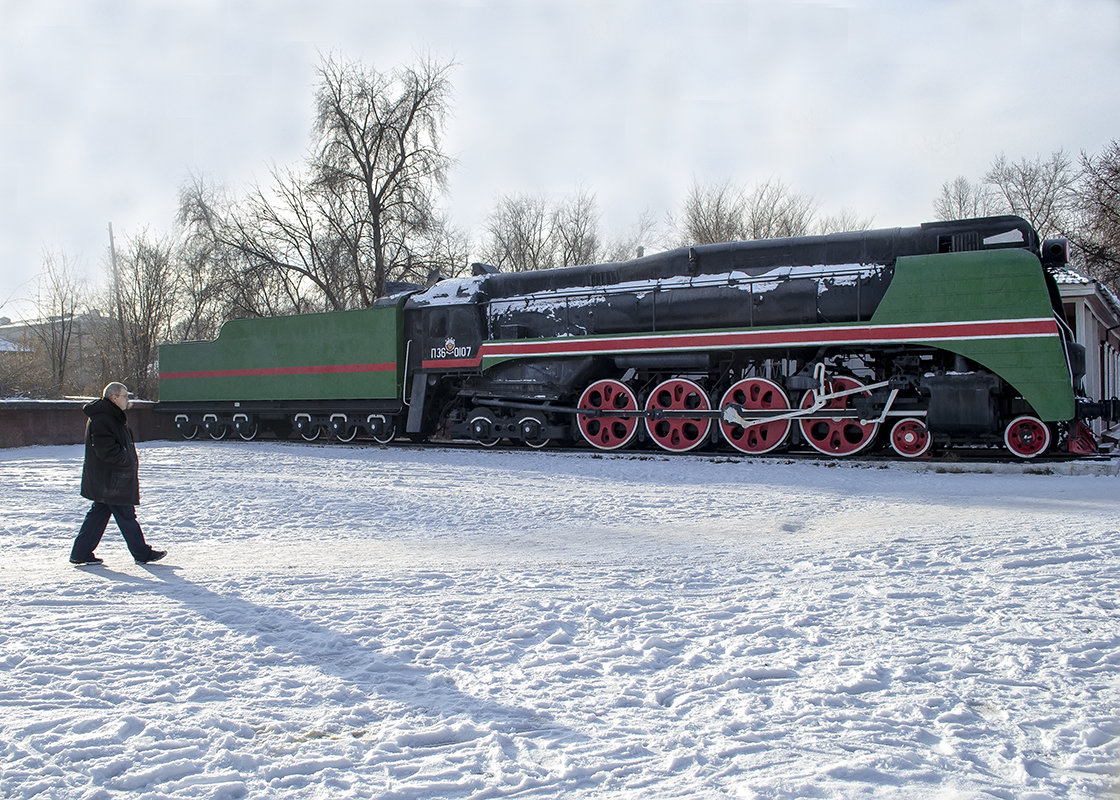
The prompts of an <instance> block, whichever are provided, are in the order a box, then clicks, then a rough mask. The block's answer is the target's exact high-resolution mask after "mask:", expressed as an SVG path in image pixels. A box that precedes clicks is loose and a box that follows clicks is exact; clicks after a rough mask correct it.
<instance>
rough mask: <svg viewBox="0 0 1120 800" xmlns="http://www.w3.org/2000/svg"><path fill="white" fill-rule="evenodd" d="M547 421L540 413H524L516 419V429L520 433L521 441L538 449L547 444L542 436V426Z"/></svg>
mask: <svg viewBox="0 0 1120 800" xmlns="http://www.w3.org/2000/svg"><path fill="white" fill-rule="evenodd" d="M545 425H547V421H546V420H545V419H544V417H543V416H541V415H540V414H526V415H525V416H524V417H522V418H521V419H519V420H518V421H517V430H518V432H519V433H520V434H521V441H523V442H525V444H526V445H528V446H529V447H532V448H534V449H540V448H541V447H544V446H545V445H546V444H548V442H549V440H548V439H546V438H544V434H543V432H544V428H545Z"/></svg>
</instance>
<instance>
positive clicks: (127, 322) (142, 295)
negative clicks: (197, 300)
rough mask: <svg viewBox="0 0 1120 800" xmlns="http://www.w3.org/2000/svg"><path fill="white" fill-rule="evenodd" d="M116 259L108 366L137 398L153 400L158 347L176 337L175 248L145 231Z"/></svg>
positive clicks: (111, 300) (127, 243)
mask: <svg viewBox="0 0 1120 800" xmlns="http://www.w3.org/2000/svg"><path fill="white" fill-rule="evenodd" d="M111 256H113V257H112V258H111V263H112V267H111V274H110V287H109V292H110V298H109V299H110V305H111V307H112V308H113V310H114V311H115V312H116V314H117V317H118V323H119V324H118V327H117V328H116V336H115V338H116V341H114V342H112V343H111V347H110V348H109V349H107V350H106V353H105V359H106V364H107V366H108V367H109V368H110V371H112V372H114V373H115V374H117V375H119V376H121V379H123V380H124V381H125V382H126V383H128V384H129V386H131V387H132V388H133V390H134V392H135V393H136V395H137V396H138V397H145V398H152V397H154V396H155V392H156V376H155V371H154V367H155V362H156V353H157V347H158V345H159V343H160V342H161V341H167V340H168V339H170V338H171V330H172V324H173V319H174V314H175V306H176V297H177V292H178V283H179V274H178V270H177V264H176V261H175V254H174V248H173V245H172V243H171V242H170V240H168V239H158V238H153V237H151V235H150V234H149V233H148V232H147V231H143V232H141V233H140V234H138V235H136V236H134V237H132V238H130V239H128V240H127V241H126V242H125V245H124V247H123V248H121V250H120V252H118V253H115V254H111ZM114 367H115V369H114Z"/></svg>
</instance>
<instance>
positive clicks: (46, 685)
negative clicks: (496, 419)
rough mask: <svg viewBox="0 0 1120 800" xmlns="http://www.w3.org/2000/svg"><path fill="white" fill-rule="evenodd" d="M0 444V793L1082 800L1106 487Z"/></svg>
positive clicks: (350, 451) (1100, 755)
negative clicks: (135, 508)
mask: <svg viewBox="0 0 1120 800" xmlns="http://www.w3.org/2000/svg"><path fill="white" fill-rule="evenodd" d="M141 458H142V486H143V489H144V495H143V496H144V504H143V505H142V506H141V509H140V512H141V513H140V519H141V522H142V523H144V524H145V526H146V530H147V532H148V536H149V539H150V540H151V541H152V542H153V544H155V545H156V546H157V547H167V548H168V549H169V550H170V551H171V554H170V555H169V557H168V558H167V560H166V562H162V563H161V564H160V565H153V566H151V567H140V566H136V565H134V564H133V563H132V562H131V561H130V560H129V559H128V558H127V552H126V550H125V548H124V544H123V542H122V541H121V539H120V536H119V535H118V534H117V533H116V531H115V530H110V531H109V532H108V533H107V534H106V538H105V541H104V542H103V543H102V545H101V547H100V548H99V549H98V554H99V555H101V556H102V557H103V558H105V559H106V566H105V567H103V568H84V569H74V568H72V567H70V566H69V565H67V564H66V555H67V553H68V550H69V545H70V541H71V539H72V536H73V535H74V533H75V532H76V530H77V527H78V525H79V523H80V520H81V516H82V514H83V512H84V510H85V509H84V505H83V503H82V501H81V500H79V499H78V498H77V496H76V484H77V480H78V473H79V469H80V460H81V448H80V447H77V446H66V447H40V448H23V449H17V450H8V451H0V481H2V485H3V486H4V495H5V497H4V503H3V505H2V506H0V537H2V541H3V544H4V545H5V556H6V557H5V559H4V561H3V562H2V563H0V571H2V572H3V578H2V581H0V593H2V597H3V609H4V611H3V612H2V613H3V617H4V618H3V623H4V624H3V627H2V629H0V631H2V632H0V704H2V705H3V707H4V712H3V714H2V715H0V753H2V755H3V760H4V769H3V771H2V773H0V795H3V796H4V797H13V798H24V797H27V798H30V797H36V796H38V797H58V798H113V797H124V796H128V797H140V798H165V797H172V798H237V797H254V798H255V797H269V798H319V797H321V798H328V797H329V798H373V797H377V798H416V799H417V800H419V798H436V797H441V798H496V797H517V798H552V797H565V798H568V797H574V798H591V797H612V798H613V797H621V798H650V797H658V798H665V797H679V798H711V797H732V798H775V799H776V798H805V797H815V798H849V797H870V798H980V797H984V798H989V797H995V798H1001V797H1002V798H1017V799H1019V798H1034V799H1035V800H1038V799H1039V798H1095V797H1101V796H1104V795H1106V794H1107V793H1108V792H1110V791H1115V786H1116V778H1117V765H1118V762H1117V755H1118V750H1117V745H1118V742H1120V722H1118V721H1117V709H1118V708H1120V625H1118V624H1117V620H1118V613H1117V602H1118V597H1120V591H1118V590H1120V497H1118V492H1117V483H1116V481H1117V478H1116V477H1092V476H1083V477H1070V476H1055V475H1029V474H1028V475H1024V474H939V473H935V472H920V471H917V470H914V469H897V468H894V467H892V468H883V469H879V468H859V467H852V466H848V465H834V464H828V465H826V464H817V463H808V464H806V463H800V464H788V463H773V462H769V463H758V462H751V461H735V460H726V461H725V460H721V459H704V458H700V457H693V458H669V457H660V456H648V457H639V458H635V457H627V456H624V455H609V456H599V455H591V454H586V455H565V454H554V453H538V452H476V451H461V450H457V451H441V452H435V451H421V450H416V449H410V448H392V449H386V448H376V449H371V448H345V447H337V446H333V447H323V446H309V445H295V444H284V443H263V442H262V443H254V444H245V443H240V442H238V443H212V442H207V443H186V444H167V443H163V444H154V443H153V444H149V445H146V446H144V447H143V448H142V451H141Z"/></svg>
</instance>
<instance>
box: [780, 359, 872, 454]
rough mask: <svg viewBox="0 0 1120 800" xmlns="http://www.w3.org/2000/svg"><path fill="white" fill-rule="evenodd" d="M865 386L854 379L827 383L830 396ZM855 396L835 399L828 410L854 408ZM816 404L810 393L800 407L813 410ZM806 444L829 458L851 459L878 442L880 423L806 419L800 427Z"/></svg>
mask: <svg viewBox="0 0 1120 800" xmlns="http://www.w3.org/2000/svg"><path fill="white" fill-rule="evenodd" d="M862 386H863V384H862V383H860V382H859V381H857V380H856V379H855V378H848V377H839V378H833V379H832V380H830V381H828V382H827V384H826V388H827V389H828V393H829V394H831V393H832V392H840V391H845V390H847V389H857V388H860V387H862ZM851 399H852V395H847V396H845V397H835V398H833V399H832V400H829V401H828V403H826V404H825V406H824V408H825V409H848V408H850V407H851ZM816 401H817V392H816V390H815V389H810V390H809V391H807V392H805V395H804V397H802V398H801V407H802V408H810V407H811V406H812V405H813V404H814V403H816ZM799 424H800V425H801V433H802V435H803V436H804V437H805V441H807V442H808V443H809V446H810V447H812V448H813V449H814V450H816V451H817V452H819V453H824V454H825V455H826V456H850V455H853V454H855V453H858V452H859V451H860V450H863V449H864V448H865V447H867V446H868V445H869V444H871V440H872V439H874V438H875V434H876V432H877V431H878V430H879V423H878V422H868V423H867V424H862V425H861V424H860V421H859V420H858V419H853V418H850V417H849V418H837V419H803V420H801V422H800V423H799Z"/></svg>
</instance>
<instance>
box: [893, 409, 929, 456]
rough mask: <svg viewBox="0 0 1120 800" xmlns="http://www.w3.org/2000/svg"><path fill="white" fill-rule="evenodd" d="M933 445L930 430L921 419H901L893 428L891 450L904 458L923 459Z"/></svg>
mask: <svg viewBox="0 0 1120 800" xmlns="http://www.w3.org/2000/svg"><path fill="white" fill-rule="evenodd" d="M932 444H933V439H932V438H931V437H930V435H929V428H927V427H926V424H925V423H924V422H922V421H921V420H920V419H915V418H913V417H907V418H906V419H900V420H899V421H898V422H896V423H895V424H894V427H892V428H891V449H892V450H894V451H895V452H896V453H898V454H899V455H900V456H902V457H903V458H921V457H922V456H924V455H925V454H926V453H928V452H929V448H930V445H932Z"/></svg>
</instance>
